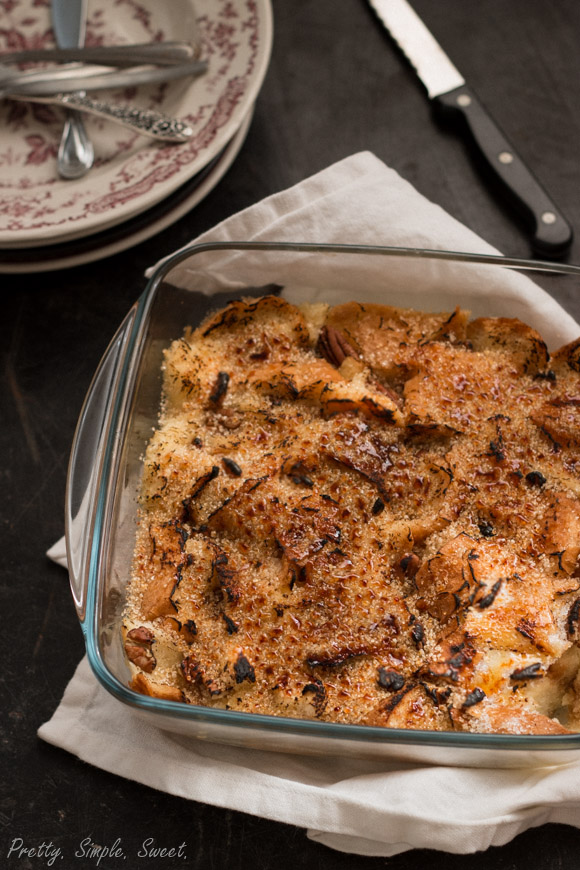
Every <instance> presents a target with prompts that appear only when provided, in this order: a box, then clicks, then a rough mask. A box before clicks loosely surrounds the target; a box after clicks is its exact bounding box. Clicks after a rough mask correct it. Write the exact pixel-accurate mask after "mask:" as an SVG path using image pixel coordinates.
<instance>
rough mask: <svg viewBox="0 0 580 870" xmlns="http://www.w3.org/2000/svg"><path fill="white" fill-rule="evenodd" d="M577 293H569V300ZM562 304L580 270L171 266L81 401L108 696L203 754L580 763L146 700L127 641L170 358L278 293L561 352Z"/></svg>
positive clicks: (289, 253) (567, 738) (377, 258)
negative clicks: (511, 327)
mask: <svg viewBox="0 0 580 870" xmlns="http://www.w3.org/2000/svg"><path fill="white" fill-rule="evenodd" d="M568 282H570V285H571V286H570V287H569V286H568ZM542 285H543V286H544V287H546V286H549V287H550V288H551V289H552V291H553V292H557V293H558V295H560V298H572V297H567V294H568V293H573V292H575V293H577V292H578V291H579V290H580V267H578V266H569V265H554V264H551V263H542V262H532V261H526V260H513V259H507V258H503V257H493V256H484V255H474V254H461V253H452V252H445V251H429V250H419V249H415V248H386V247H384V248H383V247H365V246H354V245H351V246H345V245H322V244H320V245H319V244H306V243H304V244H302V243H295V244H278V243H250V242H247V243H233V242H232V243H215V244H203V245H197V246H192V247H190V248H187V249H184V250H182V251H180V252H178V253H177V254H175V255H173V256H172V257H170V258H168V259H167V260H166V261H164V262H163V263H162V264H161V265H160V266H158V267H157V268H156V269H155V271H154V272H153V274H152V275H151V277H150V280H149V283H148V285H147V287H146V289H145V291H144V293H143V295H142V296H141V297H140V299H139V300H138V301H137V303H136V304H135V305H134V307H133V308H132V309H131V311H130V312H129V313H128V315H127V317H126V318H125V320H124V322H123V323H122V324H121V326H120V328H119V330H118V332H117V333H116V335H115V336H114V338H113V340H112V342H111V344H110V345H109V348H108V350H107V352H106V353H105V355H104V357H103V359H102V361H101V363H100V365H99V368H98V370H97V372H96V374H95V377H94V379H93V382H92V385H91V387H90V389H89V392H88V395H87V398H86V400H85V403H84V406H83V409H82V412H81V416H80V420H79V423H78V427H77V431H76V434H75V438H74V443H73V447H72V453H71V459H70V466H69V476H68V486H67V500H66V501H67V503H66V536H67V551H68V559H69V569H70V578H71V589H72V593H73V597H74V601H75V605H76V608H77V612H78V616H79V619H80V622H81V625H82V629H83V632H84V636H85V641H86V648H87V654H88V659H89V662H90V664H91V667H92V669H93V671H94V673H95V674H96V676H97V678H98V679H99V681H100V682H101V684H102V685H103V686H104V687H105V688H106V689H107V690H108V691H109V692H110V693H111V694H112V695H113V696H114V697H115V698H116V699H118V700H119V701H120V702H123V703H125V704H127V705H129V706H130V707H131V709H132V710H133V711H134V714H135V715H138V716H143V717H146V718H147V719H148V720H149V721H150V722H152V723H154V724H156V725H158V726H159V727H160V728H163V729H165V730H170V731H173V732H178V733H180V734H184V735H189V736H191V737H192V738H196V739H199V740H209V741H213V742H222V743H230V744H235V745H242V746H246V747H252V748H260V749H272V750H276V751H287V752H294V753H302V754H310V753H323V754H334V755H348V756H353V757H365V758H376V759H404V760H411V761H419V762H422V763H433V764H449V765H463V766H487V767H512V766H540V765H542V766H543V765H548V764H566V763H569V762H571V761H573V760H576V759H578V758H580V734H571V735H550V736H547V735H546V736H532V735H521V736H520V735H500V734H473V733H459V732H458V733H455V732H433V731H414V730H402V729H390V728H378V727H370V726H360V725H344V724H335V723H330V722H323V721H319V720H301V719H290V718H283V717H272V716H263V715H252V714H248V713H238V712H234V711H231V710H221V709H213V708H205V707H198V706H194V705H189V704H182V703H176V702H170V701H164V700H160V699H157V698H153V697H148V696H144V695H141V694H138V693H136V692H134V691H132V690H131V689H129V688H128V682H129V679H130V675H129V669H128V666H127V664H126V660H125V656H124V652H123V648H122V639H121V632H120V621H121V617H122V613H123V608H124V603H125V587H126V583H127V580H128V578H129V576H130V572H131V562H132V557H133V547H134V541H135V529H136V513H137V503H138V493H139V489H140V479H141V470H142V456H143V453H144V449H145V445H146V443H147V441H148V439H149V437H150V435H151V431H152V428H153V427H154V426H155V425H156V422H157V416H158V412H159V406H160V394H161V361H162V352H163V349H164V348H165V347H167V346H168V345H169V343H170V342H171V341H172V340H173V339H175V338H178V337H179V336H181V335H182V333H183V329H184V327H185V326H195V325H197V324H198V323H199V322H200V321H201V320H202V319H203V318H204V317H205V316H206V315H207V314H208V312H210V311H212V310H215V309H218V308H220V307H222V306H223V305H225V304H226V303H227V302H228V301H230V300H232V299H235V298H238V297H239V296H241V295H245V296H260V295H264V294H265V293H282V294H283V295H284V297H285V298H287V299H289V300H290V301H291V302H296V303H300V302H304V301H309V302H313V301H325V302H329V303H330V304H337V303H339V302H344V301H349V300H351V299H355V300H357V301H360V302H363V303H364V302H365V301H366V302H378V303H383V304H389V305H395V306H401V307H410V308H419V309H423V310H430V311H445V310H453V309H454V308H455V306H456V305H461V306H462V307H463V308H467V309H469V310H470V311H471V312H472V315H473V316H480V315H489V316H509V317H519V318H520V319H522V320H524V321H525V322H527V323H529V324H530V325H531V326H534V327H535V328H537V329H538V330H539V331H540V332H541V334H542V335H543V337H544V338H545V340H546V341H547V343H548V346H549V347H550V346H551V347H552V349H554V348H556V347H558V346H561V345H563V344H565V343H567V342H569V341H571V340H573V339H575V338H577V337H578V335H579V334H580V327H578V326H577V324H576V323H575V322H574V320H573V319H572V318H571V317H570V316H569V315H568V314H567V313H566V312H565V311H564V309H562V308H561V307H560V306H559V305H558V304H557V303H556V302H555V301H554V299H553V298H552V296H551V295H549V293H547V292H546V291H545V290H544V289H541V288H542Z"/></svg>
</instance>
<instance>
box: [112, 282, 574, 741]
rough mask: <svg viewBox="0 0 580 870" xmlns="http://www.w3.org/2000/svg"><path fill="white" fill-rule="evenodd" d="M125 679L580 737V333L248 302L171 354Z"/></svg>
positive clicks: (253, 708) (339, 715)
mask: <svg viewBox="0 0 580 870" xmlns="http://www.w3.org/2000/svg"><path fill="white" fill-rule="evenodd" d="M163 378H164V391H163V395H164V398H163V405H162V409H161V415H160V420H159V425H158V427H157V429H156V430H155V432H154V433H153V435H152V437H151V440H150V442H149V444H148V447H147V450H146V454H145V457H144V476H143V484H142V492H141V503H140V512H139V525H138V531H137V544H136V550H135V557H134V564H133V573H132V577H131V581H130V584H129V588H128V603H127V608H126V612H125V616H124V623H123V633H124V643H125V650H126V654H127V658H128V660H129V663H130V668H131V672H132V679H131V688H132V689H134V690H135V691H137V692H140V693H143V694H146V695H151V696H154V697H157V698H162V699H166V700H172V701H179V702H183V703H187V704H197V705H204V706H211V707H219V708H222V709H226V710H235V711H242V712H251V713H262V714H271V715H277V716H288V717H298V718H317V719H320V720H325V721H332V722H342V723H353V724H359V725H372V726H384V727H388V728H406V729H409V728H410V729H431V730H438V731H441V730H445V731H464V732H465V731H467V732H488V733H513V734H566V733H569V732H570V731H580V629H579V625H580V565H579V558H578V557H579V554H580V339H579V340H578V341H576V342H574V343H572V344H570V345H567V346H565V347H563V348H562V349H560V350H559V351H557V352H556V353H554V354H552V355H550V354H549V353H548V351H547V348H546V345H545V344H544V342H543V340H542V338H541V336H540V335H539V334H538V333H537V332H536V331H535V330H534V329H532V328H530V327H528V326H526V325H525V324H524V323H522V322H521V321H518V320H513V319H507V318H486V317H480V318H477V319H473V320H470V317H469V313H468V312H467V311H464V310H461V309H460V308H457V309H456V310H455V311H454V312H452V313H449V312H446V313H438V314H433V313H424V312H419V311H414V310H406V309H401V308H392V307H388V306H379V305H361V304H358V303H355V302H351V303H348V304H345V305H339V306H336V307H333V308H329V307H328V306H325V305H306V306H301V307H296V306H294V305H291V304H290V303H288V302H286V301H284V300H283V299H281V298H278V297H277V296H264V297H262V298H260V299H242V300H238V301H236V302H233V303H231V304H229V305H228V306H227V307H226V308H224V309H223V310H221V311H219V312H218V313H216V314H214V315H212V316H210V317H209V318H208V319H207V320H206V321H205V322H204V323H202V325H201V326H199V327H198V328H196V329H187V330H186V331H185V332H184V335H183V337H181V338H179V339H177V340H175V341H174V342H173V343H172V344H171V346H170V347H169V348H168V349H167V351H166V352H165V360H164V367H163Z"/></svg>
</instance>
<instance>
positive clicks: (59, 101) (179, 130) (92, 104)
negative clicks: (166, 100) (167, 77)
mask: <svg viewBox="0 0 580 870" xmlns="http://www.w3.org/2000/svg"><path fill="white" fill-rule="evenodd" d="M10 99H13V100H26V101H29V102H34V103H51V104H55V105H58V106H64V107H65V108H67V109H76V110H77V111H79V112H87V113H88V114H89V115H97V117H99V118H105V119H106V120H107V121H114V122H115V123H117V124H121V125H122V126H123V127H128V128H129V129H130V130H133V131H134V132H135V133H140V134H141V135H142V136H150V137H151V138H152V139H161V140H164V141H166V142H186V141H187V140H188V139H189V138H190V137H191V136H192V135H193V130H192V128H191V127H190V125H189V124H188V123H187V122H186V121H180V120H179V119H178V118H172V117H171V116H170V115H165V114H164V113H163V112H156V111H154V110H153V109H139V108H137V107H136V106H117V105H113V104H112V103H104V102H102V101H101V100H93V99H92V98H91V97H88V96H87V95H86V94H83V95H81V94H77V93H71V94H50V95H48V96H40V95H38V94H26V95H25V94H22V95H20V94H11V95H10Z"/></svg>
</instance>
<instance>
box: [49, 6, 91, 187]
mask: <svg viewBox="0 0 580 870" xmlns="http://www.w3.org/2000/svg"><path fill="white" fill-rule="evenodd" d="M51 10H52V29H53V31H54V35H55V38H56V43H57V45H58V47H59V48H82V46H83V45H84V43H85V25H86V12H87V0H51ZM79 96H84V93H83V92H82V91H81V92H79ZM94 160H95V149H94V148H93V143H92V142H91V140H90V138H89V135H88V133H87V131H86V129H85V125H84V121H83V118H82V115H81V114H80V113H79V112H77V111H75V110H74V109H68V111H67V113H66V121H65V123H64V128H63V131H62V136H61V139H60V145H59V148H58V153H57V156H56V165H57V169H58V174H59V175H60V176H61V178H68V179H75V178H82V177H83V175H86V173H87V172H88V171H89V169H90V168H91V166H92V165H93V163H94Z"/></svg>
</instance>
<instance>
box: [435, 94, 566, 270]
mask: <svg viewBox="0 0 580 870" xmlns="http://www.w3.org/2000/svg"><path fill="white" fill-rule="evenodd" d="M434 104H435V106H436V108H437V109H438V110H439V111H441V112H443V113H444V114H447V115H455V116H457V117H460V118H461V120H462V121H463V123H464V124H466V125H467V128H468V130H469V132H470V134H471V136H472V137H473V140H474V142H475V144H476V146H477V148H478V150H479V151H480V153H481V155H482V156H483V158H484V159H485V161H486V163H487V164H488V166H489V167H490V168H491V169H492V170H493V173H494V175H495V177H496V179H497V180H498V181H499V182H500V183H501V185H502V186H503V188H504V192H505V194H506V195H507V196H509V198H510V199H511V200H512V203H513V206H514V207H515V208H516V209H517V210H518V211H519V212H520V213H521V215H522V218H523V219H524V220H525V221H526V223H527V224H528V226H529V227H530V229H531V231H532V246H533V248H534V251H535V252H536V253H537V254H540V255H542V256H546V257H560V256H562V255H563V254H565V253H566V251H567V250H568V248H569V247H570V245H571V243H572V238H573V231H572V227H571V226H570V224H569V223H568V222H567V221H566V219H565V217H564V216H563V215H562V213H561V212H560V211H559V210H558V208H557V207H556V206H555V205H554V203H553V202H552V201H551V199H550V197H549V196H548V194H547V193H546V191H545V190H544V189H543V188H542V186H541V185H540V183H539V181H538V180H537V179H536V178H535V177H534V176H533V175H532V173H531V172H530V170H529V169H528V168H527V166H526V165H525V164H524V162H523V160H522V159H521V157H520V156H519V155H518V154H517V152H516V151H515V149H514V147H513V145H512V144H511V143H510V142H509V141H508V139H506V137H505V136H504V134H503V133H502V131H501V130H500V129H499V127H498V126H497V125H496V124H495V122H494V121H493V120H492V119H491V118H490V116H489V115H488V113H487V112H486V110H485V108H484V107H483V106H482V104H481V103H480V102H479V100H478V99H477V97H476V96H475V94H474V93H473V91H472V90H471V89H470V88H468V87H467V86H465V85H464V86H463V87H460V88H456V89H455V90H453V91H449V92H448V93H446V94H440V95H439V96H438V97H436V98H435V100H434Z"/></svg>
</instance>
